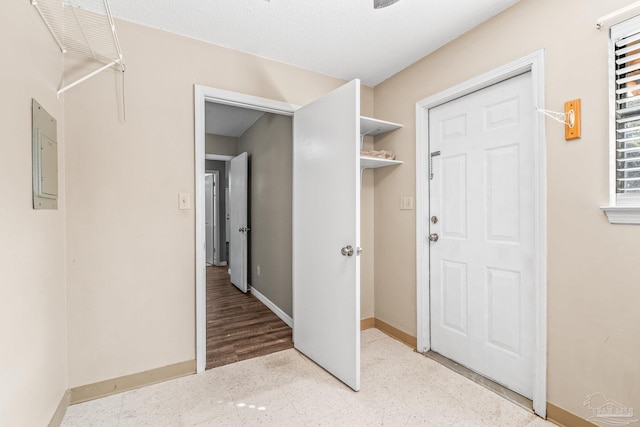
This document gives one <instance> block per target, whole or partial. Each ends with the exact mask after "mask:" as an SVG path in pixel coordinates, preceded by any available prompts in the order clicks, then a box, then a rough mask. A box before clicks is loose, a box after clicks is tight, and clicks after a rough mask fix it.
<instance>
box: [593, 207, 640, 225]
mask: <svg viewBox="0 0 640 427" xmlns="http://www.w3.org/2000/svg"><path fill="white" fill-rule="evenodd" d="M600 209H602V210H603V211H604V213H606V214H607V218H608V219H609V222H610V223H611V224H640V206H602V207H601V208H600Z"/></svg>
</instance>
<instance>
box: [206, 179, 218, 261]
mask: <svg viewBox="0 0 640 427" xmlns="http://www.w3.org/2000/svg"><path fill="white" fill-rule="evenodd" d="M214 184H215V183H214V181H213V175H212V174H206V175H205V176H204V218H205V221H204V223H205V233H206V242H207V250H206V253H207V264H214V262H215V259H214V258H215V256H214V253H215V238H214V232H213V228H214V226H215V223H214V220H213V212H214V211H213V191H214Z"/></svg>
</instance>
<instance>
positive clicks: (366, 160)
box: [360, 156, 402, 169]
mask: <svg viewBox="0 0 640 427" xmlns="http://www.w3.org/2000/svg"><path fill="white" fill-rule="evenodd" d="M401 164H402V162H401V161H400V160H389V159H378V158H376V157H367V156H360V168H361V169H377V168H383V167H385V166H397V165H401Z"/></svg>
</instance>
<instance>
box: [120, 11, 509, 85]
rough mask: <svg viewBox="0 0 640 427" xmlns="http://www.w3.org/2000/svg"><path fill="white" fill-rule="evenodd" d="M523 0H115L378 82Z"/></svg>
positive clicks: (202, 31) (181, 25)
mask: <svg viewBox="0 0 640 427" xmlns="http://www.w3.org/2000/svg"><path fill="white" fill-rule="evenodd" d="M517 1H518V0H399V1H398V2H397V3H395V4H393V5H391V6H389V7H387V8H384V9H377V10H375V9H374V8H373V0H180V1H178V0H136V1H131V0H109V4H110V6H111V11H112V13H113V15H114V16H115V17H117V18H120V19H124V20H127V21H132V22H137V23H140V24H143V25H147V26H150V27H155V28H160V29H163V30H166V31H171V32H174V33H178V34H182V35H185V36H189V37H193V38H197V39H200V40H205V41H209V42H212V43H216V44H219V45H222V46H226V47H229V48H233V49H237V50H240V51H244V52H249V53H252V54H255V55H258V56H263V57H266V58H271V59H274V60H276V61H280V62H284V63H287V64H292V65H295V66H298V67H301V68H306V69H309V70H313V71H317V72H320V73H324V74H329V75H332V76H336V77H340V78H342V79H345V80H351V79H354V78H359V79H360V80H362V82H363V83H364V84H366V85H368V86H375V85H377V84H379V83H381V82H382V81H384V80H386V79H387V78H389V77H391V76H392V75H394V74H395V73H397V72H398V71H400V70H402V69H404V68H406V67H407V66H409V65H411V64H413V63H414V62H416V61H417V60H419V59H420V58H423V57H424V56H426V55H428V54H429V53H431V52H433V51H434V50H436V49H438V48H439V47H441V46H443V45H445V44H446V43H448V42H450V41H451V40H453V39H455V38H457V37H458V36H460V35H462V34H464V33H465V32H467V31H469V30H470V29H472V28H473V27H475V26H477V25H478V24H480V23H481V22H483V21H486V20H487V19H489V18H491V17H492V16H494V15H496V14H497V13H499V12H500V11H502V10H504V9H506V8H507V7H509V6H511V5H513V4H514V3H516V2H517ZM123 50H124V55H125V59H126V55H127V52H126V46H123ZM168 55H170V53H168Z"/></svg>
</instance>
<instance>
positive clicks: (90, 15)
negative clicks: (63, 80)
mask: <svg viewBox="0 0 640 427" xmlns="http://www.w3.org/2000/svg"><path fill="white" fill-rule="evenodd" d="M31 4H32V5H33V7H34V8H35V9H36V11H37V12H38V15H40V18H42V21H43V22H44V24H45V26H46V27H47V29H48V30H49V32H50V33H51V36H52V37H53V39H54V40H55V42H56V43H57V45H58V47H59V48H60V51H61V52H62V53H64V54H68V53H69V54H74V55H76V56H79V57H81V58H86V59H90V60H92V61H94V62H97V63H99V64H100V68H98V69H96V70H95V71H93V72H91V73H89V74H87V75H85V76H84V77H82V78H80V79H78V80H76V81H74V82H73V83H70V84H68V85H66V86H64V87H61V88H60V89H59V90H58V96H60V94H62V93H64V92H65V91H67V90H69V89H71V88H72V87H74V86H76V85H78V84H79V83H82V82H84V81H85V80H87V79H89V78H91V77H93V76H95V75H96V74H98V73H101V72H102V71H104V70H107V69H109V68H115V69H117V70H119V71H123V72H124V59H123V57H122V51H121V49H120V42H119V41H118V35H117V33H116V27H115V25H114V23H113V16H112V15H111V10H110V9H109V3H108V1H107V0H31Z"/></svg>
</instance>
